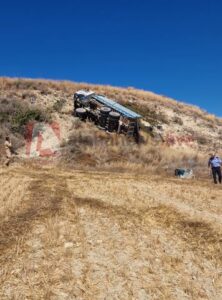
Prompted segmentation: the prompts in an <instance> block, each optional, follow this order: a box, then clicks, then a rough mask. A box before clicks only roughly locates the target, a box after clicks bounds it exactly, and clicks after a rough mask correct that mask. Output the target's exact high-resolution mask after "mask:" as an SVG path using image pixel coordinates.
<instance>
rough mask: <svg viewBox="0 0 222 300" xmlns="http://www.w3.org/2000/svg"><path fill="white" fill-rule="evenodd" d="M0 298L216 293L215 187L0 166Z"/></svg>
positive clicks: (220, 210)
mask: <svg viewBox="0 0 222 300" xmlns="http://www.w3.org/2000/svg"><path fill="white" fill-rule="evenodd" d="M0 176H1V188H2V190H1V194H0V204H1V211H0V214H1V221H0V229H1V230H0V250H1V252H0V263H1V269H0V272H1V274H0V275H1V276H0V299H2V300H6V299H38V300H39V299H49V300H51V299H53V300H57V299H58V300H59V299H60V300H61V299H67V300H69V299H89V300H91V299H158V300H159V299H178V300H181V299H195V300H198V299H220V297H221V294H222V273H221V269H222V251H221V249H222V245H221V244H222V222H221V214H222V204H221V191H222V189H221V187H219V186H218V187H216V188H215V187H214V186H213V185H212V183H211V182H208V181H205V180H203V181H199V180H195V181H189V184H188V182H186V181H182V180H176V179H172V178H165V177H162V176H159V175H152V176H151V175H147V174H145V175H138V174H133V173H126V172H125V173H123V172H121V173H119V172H114V173H109V172H100V171H97V172H95V171H92V172H89V171H69V170H66V169H64V168H63V169H62V168H60V169H56V168H54V167H44V168H43V167H40V166H38V167H34V165H33V166H31V165H27V166H20V167H13V166H12V167H10V168H9V169H0Z"/></svg>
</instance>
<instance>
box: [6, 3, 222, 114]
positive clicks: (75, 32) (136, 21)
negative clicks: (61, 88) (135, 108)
mask: <svg viewBox="0 0 222 300" xmlns="http://www.w3.org/2000/svg"><path fill="white" fill-rule="evenodd" d="M221 15H222V1H220V0H211V1H210V0H202V1H201V0H138V1H136V0H128V1H127V0H118V1H117V0H112V1H108V0H107V1H98V0H94V1H89V0H87V1H86V0H85V1H84V0H82V1H80V0H73V1H67V0H64V1H58V2H57V1H51V0H49V1H42V0H39V1H35V2H32V1H25V0H21V1H4V2H2V3H1V9H0V76H12V77H31V78H51V79H66V80H73V81H81V82H82V81H84V82H90V83H98V84H110V85H115V86H134V87H137V88H142V89H145V90H150V91H154V92H156V93H159V94H163V95H166V96H170V97H173V98H175V99H178V100H181V101H184V102H188V103H192V104H196V105H198V106H200V107H202V108H204V109H205V110H208V111H209V112H212V113H215V114H217V115H219V116H222V84H221V79H222V18H221Z"/></svg>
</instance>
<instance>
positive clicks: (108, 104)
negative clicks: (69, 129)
mask: <svg viewBox="0 0 222 300" xmlns="http://www.w3.org/2000/svg"><path fill="white" fill-rule="evenodd" d="M74 115H75V116H77V117H79V118H80V119H81V120H83V121H86V120H89V121H92V122H94V123H95V124H96V125H98V127H99V128H101V129H103V130H106V131H108V132H117V133H119V134H121V133H123V134H125V135H127V136H129V137H133V138H135V140H136V141H137V142H138V141H139V130H140V126H139V120H140V118H141V117H142V116H141V115H139V114H137V113H136V112H134V111H132V110H130V109H128V108H126V107H124V106H123V105H121V104H119V103H117V102H115V101H113V100H111V99H108V98H107V97H105V96H103V95H98V94H96V93H95V92H93V91H87V90H79V91H77V92H76V93H75V94H74Z"/></svg>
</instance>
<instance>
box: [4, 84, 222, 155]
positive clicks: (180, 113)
mask: <svg viewBox="0 0 222 300" xmlns="http://www.w3.org/2000/svg"><path fill="white" fill-rule="evenodd" d="M82 88H83V89H91V90H94V91H95V92H97V93H100V94H105V95H107V96H108V97H110V98H113V99H115V100H117V101H118V102H120V103H122V104H124V105H126V106H128V107H131V108H133V109H135V110H136V111H138V112H140V113H142V115H143V116H144V119H145V120H147V121H149V122H150V123H151V124H162V125H163V127H164V133H163V135H165V136H166V135H167V134H168V133H169V132H170V133H172V134H173V135H174V136H175V137H177V138H178V139H179V140H181V138H183V137H184V136H187V135H188V134H190V132H191V130H192V131H193V132H194V134H193V139H194V143H192V145H191V147H193V148H195V150H196V151H201V152H203V151H206V152H208V151H209V148H210V147H211V148H215V145H214V142H216V143H217V146H216V147H217V148H220V147H221V145H222V143H221V138H220V137H221V134H220V132H221V130H222V121H221V119H219V118H216V117H215V116H213V115H210V114H208V113H206V112H204V111H202V110H201V109H199V108H197V107H194V106H191V105H187V104H184V103H180V102H177V101H175V100H173V99H170V98H168V97H165V96H161V95H156V94H154V93H151V92H147V91H142V90H136V89H134V88H117V87H112V86H101V85H92V84H86V83H74V82H68V81H50V80H31V79H16V78H15V79H10V78H0V90H1V92H0V98H2V99H6V100H11V99H14V100H16V101H19V102H20V103H22V102H26V103H31V102H32V101H34V103H35V104H34V108H37V109H40V110H44V111H45V110H47V112H48V113H49V114H50V115H53V114H55V112H56V113H57V114H58V115H59V116H60V117H64V118H71V112H72V109H73V94H74V92H75V91H77V90H78V89H82ZM32 107H33V105H32ZM53 117H54V115H53ZM4 128H5V129H4V130H3V129H1V132H0V135H5V134H8V132H9V131H10V130H9V129H8V127H7V126H6V127H4ZM198 137H201V138H198ZM204 140H207V141H209V143H207V144H206V143H205V142H204V143H203V141H204ZM200 141H202V142H200ZM178 146H180V145H178Z"/></svg>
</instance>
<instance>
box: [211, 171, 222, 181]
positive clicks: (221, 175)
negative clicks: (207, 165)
mask: <svg viewBox="0 0 222 300" xmlns="http://www.w3.org/2000/svg"><path fill="white" fill-rule="evenodd" d="M212 174H213V178H214V183H217V177H218V180H219V182H220V183H221V179H222V174H221V167H213V168H212Z"/></svg>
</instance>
